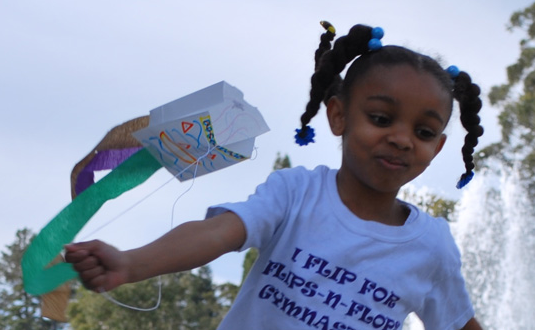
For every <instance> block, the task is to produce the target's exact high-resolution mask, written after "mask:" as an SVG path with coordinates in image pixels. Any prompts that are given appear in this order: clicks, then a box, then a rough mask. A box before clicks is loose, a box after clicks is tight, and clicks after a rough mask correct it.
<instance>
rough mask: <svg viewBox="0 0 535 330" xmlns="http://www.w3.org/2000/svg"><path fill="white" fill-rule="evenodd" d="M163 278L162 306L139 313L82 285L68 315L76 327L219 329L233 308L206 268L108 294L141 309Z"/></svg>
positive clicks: (153, 296) (154, 296) (79, 329)
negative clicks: (218, 326) (223, 319)
mask: <svg viewBox="0 0 535 330" xmlns="http://www.w3.org/2000/svg"><path fill="white" fill-rule="evenodd" d="M160 281H161V290H162V291H161V294H162V296H161V302H160V306H159V307H158V308H157V309H156V310H155V311H151V312H140V311H137V310H134V309H129V308H125V307H121V306H118V305H117V304H115V303H112V302H110V301H108V300H107V299H106V298H105V297H104V296H102V295H99V294H95V293H93V292H90V291H88V290H86V289H83V288H81V289H80V290H78V293H77V294H76V297H75V301H73V302H72V303H71V304H70V305H69V309H68V312H67V313H68V315H69V318H70V320H71V326H72V328H73V329H75V330H96V329H114V330H123V329H124V330H126V329H149V330H167V329H181V330H194V329H199V330H200V329H202V330H205V329H207V330H210V329H215V328H216V327H217V325H218V324H219V322H220V321H221V320H222V318H223V316H224V315H225V314H226V312H227V311H228V309H229V307H230V302H229V300H228V296H227V295H225V294H220V293H221V292H222V291H225V290H228V286H227V285H223V289H222V290H218V288H219V287H218V286H216V285H214V283H213V282H212V274H211V271H210V268H209V267H207V266H204V267H200V268H198V269H197V270H196V271H187V272H180V273H175V274H167V275H163V276H161V277H160V278H152V279H149V280H147V281H143V282H139V283H135V284H128V285H123V286H121V287H119V288H117V289H115V290H113V291H112V292H110V293H109V295H110V296H112V297H113V299H115V300H117V301H119V302H121V303H124V304H127V305H130V306H135V307H139V308H148V307H151V306H154V305H155V304H156V301H157V297H158V290H159V286H160Z"/></svg>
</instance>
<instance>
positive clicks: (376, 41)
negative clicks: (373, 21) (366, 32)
mask: <svg viewBox="0 0 535 330" xmlns="http://www.w3.org/2000/svg"><path fill="white" fill-rule="evenodd" d="M384 35H385V31H384V30H383V28H381V27H374V28H373V29H372V38H371V39H370V41H368V48H369V49H370V50H371V51H375V50H379V49H381V48H382V47H383V43H382V42H381V39H382V38H383V36H384Z"/></svg>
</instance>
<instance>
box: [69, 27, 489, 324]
mask: <svg viewBox="0 0 535 330" xmlns="http://www.w3.org/2000/svg"><path fill="white" fill-rule="evenodd" d="M323 24H324V27H325V28H326V29H327V32H326V33H325V34H323V35H322V38H321V40H322V41H321V43H320V47H319V49H318V51H317V52H316V62H317V67H316V72H315V73H314V75H313V76H312V89H311V92H310V95H311V99H310V102H309V103H308V105H307V108H306V112H305V114H304V115H303V116H302V118H301V122H302V128H301V129H299V130H298V133H297V135H296V138H297V142H298V143H299V144H301V145H304V144H307V143H308V142H311V141H312V137H313V129H312V128H310V127H309V126H307V125H308V123H309V121H310V119H311V118H312V117H313V116H314V115H315V114H316V113H317V111H318V109H319V107H320V103H321V102H322V101H323V100H326V102H327V117H328V120H329V124H330V127H331V130H332V132H333V134H335V135H337V136H341V137H342V151H343V153H342V164H341V167H340V169H338V170H334V169H329V168H326V167H324V166H319V167H317V168H316V169H314V170H306V169H304V168H302V167H298V168H294V169H287V170H281V171H277V172H274V173H273V174H272V175H270V177H269V178H268V179H267V181H266V182H265V183H264V184H262V185H260V186H259V187H258V188H257V190H256V192H255V194H253V195H251V196H250V197H249V199H248V200H247V201H245V202H240V203H228V204H222V205H218V206H214V207H211V208H210V209H209V210H208V213H207V217H206V219H205V220H203V221H194V222H188V223H184V224H182V225H180V226H178V227H176V228H175V229H173V230H171V231H170V232H169V233H167V234H166V235H164V236H163V237H161V238H160V239H158V240H156V241H154V242H153V243H150V244H148V245H146V246H144V247H141V248H138V249H134V250H129V251H118V250H117V249H115V248H113V247H111V246H109V245H107V244H105V243H102V242H100V241H91V242H84V243H77V244H73V245H69V246H67V247H66V251H67V253H66V260H67V262H70V263H73V266H74V268H75V269H76V270H77V271H78V272H79V274H80V278H81V280H82V282H83V283H84V285H85V286H86V287H87V288H89V289H92V290H95V291H102V290H105V291H107V290H112V289H113V288H115V287H117V286H119V285H121V284H124V283H131V282H136V281H141V280H144V279H147V278H149V277H153V276H156V275H159V274H165V273H170V272H178V271H183V270H188V269H192V268H195V267H198V266H201V265H204V264H206V263H208V262H210V261H211V260H214V259H215V258H217V257H219V256H220V255H222V254H224V253H227V252H230V251H236V250H240V251H242V250H245V249H248V248H250V247H257V248H258V249H259V251H260V255H259V258H258V260H257V262H256V263H255V265H254V266H253V268H252V270H251V272H250V274H249V276H248V278H247V279H246V281H245V283H244V285H243V287H242V289H241V291H240V293H239V295H238V297H237V298H236V301H235V303H234V305H233V307H232V309H231V311H230V312H229V313H228V315H227V316H226V318H225V319H224V321H223V322H222V324H221V325H220V329H232V330H234V329H255V330H257V329H284V330H286V329H325V330H331V329H333V330H334V329H340V330H342V329H346V330H349V329H384V330H388V329H401V327H402V324H403V320H404V319H405V318H406V316H407V314H409V313H410V312H413V311H414V312H416V313H417V314H418V315H419V317H420V318H421V319H422V321H423V322H424V325H425V327H426V329H433V330H436V329H469V330H470V329H471V330H474V329H481V328H480V327H479V325H478V324H477V322H476V321H475V319H474V318H473V316H474V311H473V309H472V305H471V303H470V300H469V298H468V294H467V292H466V289H465V286H464V280H463V278H462V275H461V272H460V266H461V262H460V255H459V252H458V249H457V247H456V245H455V243H454V241H453V238H452V236H451V234H450V231H449V229H448V225H447V223H446V221H445V220H444V219H436V218H432V217H431V216H429V215H428V214H426V213H424V212H422V211H421V210H419V209H417V208H416V207H415V206H413V205H410V204H408V203H405V202H403V201H400V200H398V199H396V195H397V193H398V191H399V189H400V188H401V187H402V186H403V185H404V184H406V183H407V182H410V181H411V180H412V179H414V178H415V177H417V176H418V175H419V174H421V173H422V172H423V171H424V170H425V168H426V167H427V166H428V165H429V164H430V162H431V161H432V160H433V158H434V157H435V156H436V155H437V154H438V153H439V152H440V150H441V149H442V146H443V145H444V143H445V141H446V136H445V135H444V129H445V127H446V125H447V123H448V120H449V119H450V116H451V112H452V104H453V98H455V99H457V100H458V101H459V103H460V109H461V121H462V123H463V125H464V126H465V128H467V131H468V134H467V137H466V140H465V146H464V147H463V149H462V150H463V155H464V162H465V166H466V173H465V174H463V176H462V178H461V182H460V185H463V184H464V183H466V182H467V181H468V180H469V178H470V177H471V175H472V174H471V173H472V169H473V168H474V165H473V158H472V152H473V148H474V146H475V145H476V144H477V138H478V137H479V136H480V135H481V134H482V133H483V130H482V128H481V126H479V117H478V115H477V112H478V111H479V109H480V108H481V101H480V99H479V88H478V87H477V86H476V85H474V84H472V83H471V81H470V77H469V76H468V75H467V74H466V73H464V72H460V73H458V72H455V70H450V71H453V74H454V80H452V78H451V77H450V75H449V74H448V73H447V72H446V71H445V70H444V69H442V68H441V67H440V65H439V64H438V63H437V62H436V61H434V60H433V59H431V58H429V57H427V56H424V55H421V54H418V53H415V52H412V51H410V50H408V49H405V48H402V47H395V46H387V47H382V48H381V47H380V42H379V41H378V39H380V37H381V36H382V33H381V31H380V30H376V29H372V28H370V27H367V26H362V25H357V26H354V27H353V28H352V29H351V30H350V32H349V34H348V35H347V36H345V37H341V38H339V39H338V40H337V41H336V43H335V45H334V47H333V49H332V50H330V48H331V45H330V42H331V40H333V38H334V28H333V27H332V26H331V25H330V24H328V23H326V22H324V23H323ZM370 40H372V41H371V42H370ZM355 57H358V58H357V59H355ZM353 59H355V60H354V62H353V64H352V65H351V66H350V68H349V70H348V72H347V74H346V77H345V79H344V80H343V81H341V79H340V78H339V76H338V75H339V73H340V72H341V71H342V70H343V69H344V67H345V65H346V64H347V63H348V62H350V61H352V60H353Z"/></svg>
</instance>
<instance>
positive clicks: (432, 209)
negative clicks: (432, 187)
mask: <svg viewBox="0 0 535 330" xmlns="http://www.w3.org/2000/svg"><path fill="white" fill-rule="evenodd" d="M400 197H401V199H402V200H404V201H407V202H409V203H412V204H414V205H416V206H418V207H419V208H420V209H422V210H423V211H425V212H427V213H429V214H431V215H432V216H434V217H442V218H444V219H446V220H448V221H453V220H455V219H456V217H457V212H456V209H455V206H456V205H457V202H456V201H454V200H449V199H446V198H442V197H439V196H438V195H435V194H432V193H430V192H428V191H425V190H420V191H415V190H414V189H411V187H406V188H403V189H402V190H401V191H400Z"/></svg>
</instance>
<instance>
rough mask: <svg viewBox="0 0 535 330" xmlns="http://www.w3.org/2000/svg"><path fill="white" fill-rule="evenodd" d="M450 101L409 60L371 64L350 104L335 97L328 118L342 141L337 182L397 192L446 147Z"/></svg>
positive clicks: (359, 82)
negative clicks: (409, 63) (373, 66)
mask: <svg viewBox="0 0 535 330" xmlns="http://www.w3.org/2000/svg"><path fill="white" fill-rule="evenodd" d="M451 102H452V101H451V96H450V95H449V93H448V92H447V91H445V90H444V87H442V86H441V85H440V84H439V83H438V82H437V80H436V79H435V78H434V77H433V76H432V75H430V74H429V73H426V72H418V71H416V70H415V69H413V68H412V67H411V66H408V65H396V66H389V67H385V66H378V67H376V68H372V69H371V70H370V71H369V72H368V73H367V74H366V76H365V77H363V78H362V79H360V80H359V81H358V82H356V83H355V84H354V86H353V87H352V93H351V96H350V100H347V102H346V103H347V104H344V102H342V100H340V99H338V98H332V99H331V100H330V101H329V104H328V107H327V114H328V118H329V123H330V126H331V130H332V132H333V133H334V134H335V135H337V136H342V141H343V142H342V150H343V156H342V166H341V168H340V171H339V174H338V175H339V177H338V183H339V185H340V184H341V185H343V186H344V187H339V188H340V189H342V190H344V191H347V189H349V190H348V191H354V192H356V191H357V190H355V189H359V188H366V189H367V190H371V191H376V192H381V193H397V192H398V190H399V188H401V186H403V185H404V184H406V183H407V182H409V181H411V180H413V179H414V178H416V177H417V176H418V175H420V174H421V173H422V172H423V171H424V170H425V169H426V168H427V166H428V165H429V164H430V163H431V160H433V158H434V157H435V156H436V155H437V154H438V153H439V152H440V150H441V149H442V146H443V145H444V142H445V141H446V136H445V135H444V134H443V132H444V129H445V127H446V124H447V122H448V120H449V117H450V114H451Z"/></svg>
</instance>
